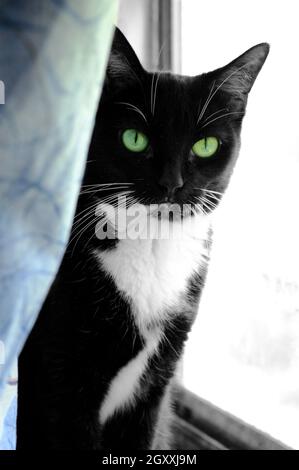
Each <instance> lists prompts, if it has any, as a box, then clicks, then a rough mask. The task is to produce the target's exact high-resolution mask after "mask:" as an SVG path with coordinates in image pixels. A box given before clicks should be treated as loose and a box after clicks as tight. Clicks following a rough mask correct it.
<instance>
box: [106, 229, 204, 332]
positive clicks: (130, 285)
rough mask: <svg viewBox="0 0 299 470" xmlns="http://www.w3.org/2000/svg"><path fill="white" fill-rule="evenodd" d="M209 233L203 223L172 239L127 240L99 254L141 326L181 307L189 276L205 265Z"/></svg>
mask: <svg viewBox="0 0 299 470" xmlns="http://www.w3.org/2000/svg"><path fill="white" fill-rule="evenodd" d="M207 231H208V225H207V224H202V225H200V226H199V227H198V226H197V225H196V227H194V228H193V229H192V230H187V231H186V233H183V234H182V235H181V236H179V235H178V234H177V235H174V236H173V238H170V239H136V240H132V239H124V240H120V241H119V242H118V244H117V246H116V247H115V248H114V249H112V250H110V251H105V252H100V251H99V252H98V253H97V257H98V259H99V260H100V262H101V265H102V266H103V268H104V269H105V271H106V272H107V273H109V275H111V276H112V278H113V280H114V282H115V284H116V286H117V288H118V290H119V291H120V292H122V294H123V295H124V296H125V297H126V299H127V300H128V301H129V302H130V304H131V307H132V309H133V312H134V314H135V317H136V320H137V322H138V323H139V324H140V326H141V325H145V324H149V323H150V322H151V321H154V320H159V319H163V318H164V317H165V316H166V315H167V314H168V313H169V311H171V310H172V309H178V308H179V306H180V303H181V302H182V301H183V299H184V294H185V293H186V290H187V287H188V281H189V280H190V277H191V276H192V275H193V274H194V273H195V272H198V270H200V267H201V266H204V255H205V254H206V249H205V240H206V238H207Z"/></svg>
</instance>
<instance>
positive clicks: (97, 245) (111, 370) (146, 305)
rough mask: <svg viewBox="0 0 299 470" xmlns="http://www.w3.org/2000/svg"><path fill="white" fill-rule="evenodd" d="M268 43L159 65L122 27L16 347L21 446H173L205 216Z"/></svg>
mask: <svg viewBox="0 0 299 470" xmlns="http://www.w3.org/2000/svg"><path fill="white" fill-rule="evenodd" d="M268 51H269V46H268V44H266V43H263V44H259V45H257V46H255V47H253V48H251V49H249V50H248V51H247V52H245V53H244V54H243V55H241V56H240V57H238V58H237V59H235V60H234V61H232V62H231V63H229V64H228V65H226V66H224V67H222V68H219V69H217V70H214V71H212V72H209V73H206V74H202V75H199V76H195V77H189V76H179V75H174V74H171V73H168V72H163V73H151V72H148V71H146V70H145V69H144V68H143V67H142V65H141V63H140V62H139V60H138V58H137V56H136V54H135V52H134V50H133V49H132V47H131V45H130V44H129V43H128V41H127V39H126V38H125V36H124V35H123V34H122V33H121V32H120V30H119V29H117V28H116V30H115V36H114V40H113V44H112V49H111V54H110V58H109V62H108V66H107V72H106V78H105V83H104V87H103V91H102V96H101V99H100V103H99V107H98V112H97V115H96V119H95V125H94V130H93V135H92V139H91V143H90V148H89V153H88V159H87V164H86V170H85V175H84V178H83V183H82V189H81V193H80V196H79V200H78V205H77V210H76V216H75V219H74V224H73V228H72V232H71V236H70V241H69V244H68V247H67V249H66V252H65V255H64V258H63V261H62V263H61V266H60V269H59V272H58V274H57V277H56V279H55V281H54V283H53V285H52V287H51V290H50V292H49V294H48V296H47V298H46V300H45V302H44V305H43V307H42V309H41V312H40V315H39V317H38V320H37V322H36V324H35V326H34V328H33V330H32V332H31V334H30V336H29V338H28V339H27V342H26V344H25V346H24V348H23V351H22V353H21V355H20V358H19V394H18V418H17V448H18V449H36V448H42V449H65V450H71V449H74V450H75V449H90V450H97V449H98V450H100V449H126V450H129V449H135V450H136V449H170V448H173V447H174V445H175V444H174V441H173V438H172V435H171V422H172V401H173V389H174V384H175V380H176V370H177V367H178V364H179V362H180V358H181V357H182V353H183V348H184V343H185V341H186V339H187V336H188V332H189V331H190V329H191V326H192V323H193V321H194V318H195V316H196V313H197V310H198V304H199V299H200V295H201V292H202V288H203V286H204V282H205V276H206V272H207V267H208V259H209V250H210V247H211V242H212V229H211V219H212V216H213V213H214V211H215V209H216V208H217V206H218V204H219V202H220V200H221V197H222V194H223V193H224V191H225V189H226V187H227V185H228V183H229V179H230V176H231V174H232V171H233V168H234V165H235V162H236V159H237V156H238V153H239V147H240V132H241V125H242V120H243V117H244V114H245V109H246V103H247V97H248V93H249V91H250V89H251V87H252V85H253V83H254V81H255V79H256V77H257V75H258V73H259V71H260V69H261V67H262V65H263V63H264V61H265V59H266V57H267V55H268ZM118 210H119V214H118V217H116V216H115V213H116V211H118ZM130 210H133V212H134V213H131V214H130V213H129V211H130ZM136 213H138V217H137V216H136ZM165 228H166V229H167V230H168V231H169V232H168V235H167V236H162V235H163V234H162V232H163V230H164V229H165ZM161 231H162V232H161ZM216 295H217V293H216Z"/></svg>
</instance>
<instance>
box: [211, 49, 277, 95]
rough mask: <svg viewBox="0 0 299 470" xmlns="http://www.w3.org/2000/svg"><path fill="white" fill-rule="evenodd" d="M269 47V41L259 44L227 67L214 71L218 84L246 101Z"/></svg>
mask: <svg viewBox="0 0 299 470" xmlns="http://www.w3.org/2000/svg"><path fill="white" fill-rule="evenodd" d="M269 49H270V46H269V44H267V43H262V44H258V45H257V46H254V47H252V48H251V49H249V50H248V51H246V52H244V54H242V55H240V57H238V58H237V59H235V60H233V61H232V62H230V63H229V64H228V65H226V66H225V67H222V68H221V69H218V70H216V71H215V72H213V74H214V73H215V74H216V85H217V86H218V87H219V89H221V90H222V91H224V92H227V93H229V94H231V95H232V96H233V97H235V98H239V99H243V100H245V101H246V97H247V95H248V93H249V91H250V90H251V87H252V85H253V84H254V82H255V79H256V77H257V76H258V73H259V71H260V70H261V68H262V66H263V64H264V62H265V60H266V58H267V55H268V53H269Z"/></svg>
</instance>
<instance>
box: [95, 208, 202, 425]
mask: <svg viewBox="0 0 299 470" xmlns="http://www.w3.org/2000/svg"><path fill="white" fill-rule="evenodd" d="M147 217H148V219H149V220H148V221H150V222H151V223H152V227H154V228H153V230H151V232H152V233H151V237H148V238H145V237H144V236H143V235H142V234H141V235H140V236H139V238H137V239H130V238H125V239H121V240H120V241H119V242H118V244H117V246H116V248H115V249H112V250H107V251H102V252H101V251H97V252H96V257H97V258H98V260H99V262H100V264H101V265H102V266H103V267H104V269H105V271H106V272H107V273H109V274H110V276H111V277H112V278H113V279H114V281H115V283H116V286H117V288H118V289H119V291H120V292H121V293H122V294H123V295H124V296H125V297H126V299H127V300H128V301H129V303H130V304H131V307H132V312H133V314H134V317H135V322H136V325H137V326H138V328H139V330H140V333H141V335H142V336H143V338H144V339H145V347H144V349H143V350H142V351H140V352H139V354H138V355H137V356H136V357H135V358H134V359H132V360H131V361H130V362H129V363H128V364H126V365H125V366H124V367H123V368H122V369H121V370H120V371H119V372H118V373H117V375H116V377H115V378H114V379H113V380H112V382H111V384H110V387H109V390H108V393H107V396H106V397H105V399H104V403H103V405H102V407H101V410H100V420H101V422H102V423H103V422H105V421H106V420H107V418H109V416H111V415H113V413H114V412H115V411H116V410H117V409H123V408H124V407H126V406H130V405H131V404H133V403H134V399H135V397H136V393H138V390H139V383H140V378H141V377H142V374H143V373H144V371H145V369H146V366H147V363H148V360H149V358H150V357H151V356H152V355H153V353H154V351H155V350H156V348H157V347H158V343H159V335H158V334H151V335H149V329H150V328H151V325H152V324H153V322H157V321H158V322H159V321H160V320H163V319H166V318H167V316H168V315H171V313H172V311H173V312H174V313H175V311H177V310H178V309H179V307H180V304H181V302H184V300H183V294H184V292H185V290H186V286H187V282H188V279H189V278H190V276H191V275H192V274H193V273H194V272H195V271H198V269H199V268H200V266H201V265H202V266H203V265H204V263H203V255H204V254H206V250H205V248H204V241H205V240H206V238H207V232H208V229H209V225H210V221H209V219H208V217H203V216H196V217H193V218H187V219H184V222H183V227H182V225H181V223H180V222H179V221H176V222H173V227H172V228H173V231H172V235H171V237H170V238H168V239H161V238H160V239H159V238H155V235H157V233H155V230H156V228H155V223H156V222H157V218H155V217H153V215H152V214H148V215H147ZM152 227H151V229H152Z"/></svg>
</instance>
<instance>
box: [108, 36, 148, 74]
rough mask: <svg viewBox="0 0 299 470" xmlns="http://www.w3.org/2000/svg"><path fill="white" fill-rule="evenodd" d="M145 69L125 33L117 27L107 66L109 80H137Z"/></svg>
mask: <svg viewBox="0 0 299 470" xmlns="http://www.w3.org/2000/svg"><path fill="white" fill-rule="evenodd" d="M142 73H144V69H143V67H142V65H141V64H140V62H139V60H138V57H137V55H136V54H135V52H134V50H133V48H132V46H131V45H130V43H129V42H128V40H127V39H126V37H125V36H124V34H123V33H122V32H121V31H120V29H118V28H117V27H116V28H115V33H114V38H113V42H112V47H111V52H110V58H109V61H108V66H107V78H108V80H109V79H110V80H113V79H117V80H119V79H121V80H125V81H126V82H127V81H128V80H136V79H137V77H139V75H140V74H142Z"/></svg>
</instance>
